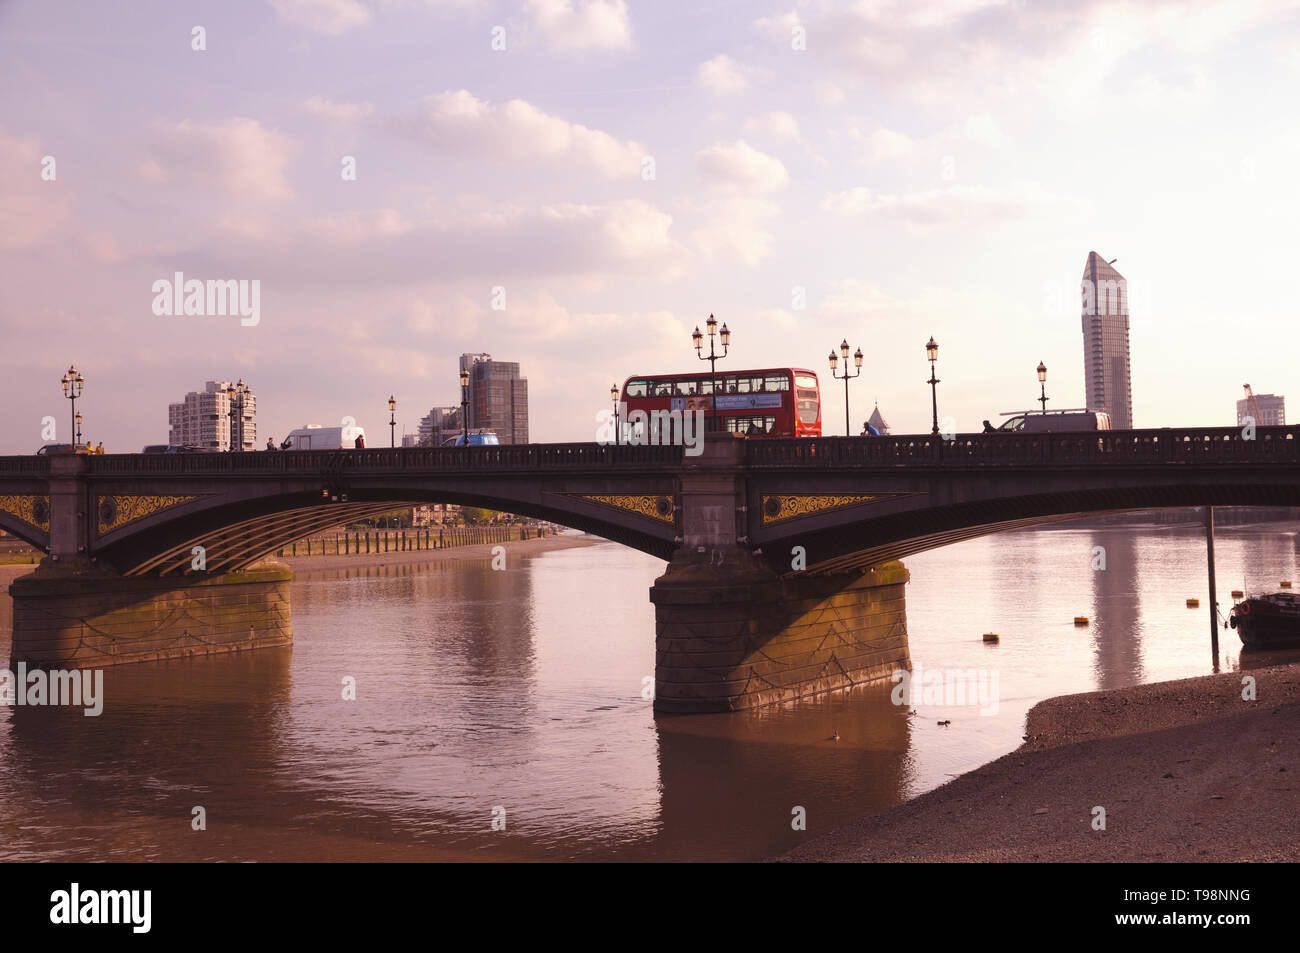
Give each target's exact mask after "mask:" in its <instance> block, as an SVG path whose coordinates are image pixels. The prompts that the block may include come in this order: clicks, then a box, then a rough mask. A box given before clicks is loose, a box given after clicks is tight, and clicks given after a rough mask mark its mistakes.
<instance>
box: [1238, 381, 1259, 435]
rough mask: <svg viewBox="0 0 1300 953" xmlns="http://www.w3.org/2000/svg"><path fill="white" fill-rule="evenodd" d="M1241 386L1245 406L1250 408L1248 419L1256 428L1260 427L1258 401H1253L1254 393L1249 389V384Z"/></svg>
mask: <svg viewBox="0 0 1300 953" xmlns="http://www.w3.org/2000/svg"><path fill="white" fill-rule="evenodd" d="M1241 386H1242V388H1243V389H1244V390H1245V391H1246V400H1247V404H1246V406H1247V407H1249V408H1250V419H1251V420H1253V421H1254V422H1255V426H1256V427H1258V426H1259V425H1260V419H1259V401H1257V400H1255V392H1254V391H1252V390H1251V389H1250V385H1249V384H1242V385H1241Z"/></svg>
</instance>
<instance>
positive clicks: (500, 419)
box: [460, 354, 528, 444]
mask: <svg viewBox="0 0 1300 953" xmlns="http://www.w3.org/2000/svg"><path fill="white" fill-rule="evenodd" d="M460 367H461V370H468V371H469V427H470V429H471V430H484V429H491V430H494V431H496V434H497V439H498V440H500V441H501V443H503V444H510V443H527V442H528V379H527V378H525V377H520V376H519V365H518V364H517V363H514V362H511V361H494V360H492V355H490V354H462V355H461V356H460Z"/></svg>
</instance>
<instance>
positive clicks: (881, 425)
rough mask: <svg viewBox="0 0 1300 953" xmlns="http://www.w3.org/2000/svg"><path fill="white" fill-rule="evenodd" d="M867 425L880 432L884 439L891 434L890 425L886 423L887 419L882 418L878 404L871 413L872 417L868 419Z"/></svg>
mask: <svg viewBox="0 0 1300 953" xmlns="http://www.w3.org/2000/svg"><path fill="white" fill-rule="evenodd" d="M867 423H869V424H871V426H873V427H875V428H876V429H877V430H878V431H880V435H881V436H882V437H883V436H884V435H885V434H887V433H889V424H887V423H885V418H884V417H883V416H881V414H880V405H879V404H877V405H876V406H875V409H873V410H872V411H871V416H870V417H868V418H867Z"/></svg>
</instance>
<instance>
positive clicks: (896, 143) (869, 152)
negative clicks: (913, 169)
mask: <svg viewBox="0 0 1300 953" xmlns="http://www.w3.org/2000/svg"><path fill="white" fill-rule="evenodd" d="M853 137H854V138H856V139H858V140H860V141H862V142H863V143H864V144H865V146H866V154H865V155H864V156H863V161H864V162H900V161H902V160H904V159H910V158H911V157H912V156H913V155H914V154H915V153H916V140H914V139H913V138H912V137H911V136H909V135H908V134H907V133H905V132H896V131H894V130H893V129H877V130H876V131H875V132H873V133H872V134H871V135H869V136H864V135H862V134H861V133H859V132H858V131H857V130H854V131H853Z"/></svg>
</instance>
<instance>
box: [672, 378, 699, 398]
mask: <svg viewBox="0 0 1300 953" xmlns="http://www.w3.org/2000/svg"><path fill="white" fill-rule="evenodd" d="M699 383H700V382H699V381H678V382H677V396H678V397H694V396H695V394H697V393H698V391H697V390H696V388H697V387H699Z"/></svg>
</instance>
